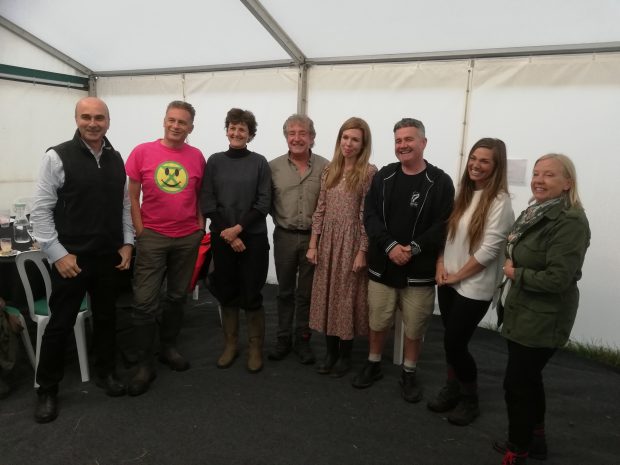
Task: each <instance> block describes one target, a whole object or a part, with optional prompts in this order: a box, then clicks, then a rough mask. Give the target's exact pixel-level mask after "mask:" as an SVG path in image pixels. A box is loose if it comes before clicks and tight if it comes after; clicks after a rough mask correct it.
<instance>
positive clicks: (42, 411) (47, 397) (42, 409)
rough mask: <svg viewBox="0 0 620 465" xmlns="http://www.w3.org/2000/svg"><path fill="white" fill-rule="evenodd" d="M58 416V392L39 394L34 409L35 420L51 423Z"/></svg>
mask: <svg viewBox="0 0 620 465" xmlns="http://www.w3.org/2000/svg"><path fill="white" fill-rule="evenodd" d="M57 416H58V397H57V396H56V394H48V393H46V394H39V395H38V396H37V405H36V407H35V410H34V421H36V422H37V423H49V422H50V421H54V420H55V419H56V417H57Z"/></svg>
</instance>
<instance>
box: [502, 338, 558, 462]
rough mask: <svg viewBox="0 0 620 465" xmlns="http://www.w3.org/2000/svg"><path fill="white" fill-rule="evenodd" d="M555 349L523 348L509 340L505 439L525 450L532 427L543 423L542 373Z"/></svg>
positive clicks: (544, 403) (505, 380)
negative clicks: (506, 428)
mask: <svg viewBox="0 0 620 465" xmlns="http://www.w3.org/2000/svg"><path fill="white" fill-rule="evenodd" d="M555 350H556V349H553V348H545V347H542V348H536V347H526V346H523V345H521V344H518V343H516V342H513V341H508V365H507V366H506V375H505V377H504V391H505V394H504V399H505V400H506V409H507V410H508V440H509V441H510V442H511V443H513V444H514V445H516V446H517V447H518V448H519V449H523V450H527V449H528V447H529V445H530V441H531V440H532V434H533V432H534V426H536V425H538V424H543V423H544V421H545V409H546V402H545V387H544V384H543V379H542V370H543V368H545V365H546V364H547V362H548V361H549V359H550V358H551V357H552V356H553V354H554V353H555Z"/></svg>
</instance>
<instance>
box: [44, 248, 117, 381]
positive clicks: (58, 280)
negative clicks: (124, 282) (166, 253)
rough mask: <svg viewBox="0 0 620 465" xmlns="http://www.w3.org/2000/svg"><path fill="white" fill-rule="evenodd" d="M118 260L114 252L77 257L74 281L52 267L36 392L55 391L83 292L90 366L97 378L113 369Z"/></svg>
mask: <svg viewBox="0 0 620 465" xmlns="http://www.w3.org/2000/svg"><path fill="white" fill-rule="evenodd" d="M120 261H121V257H120V255H119V254H118V253H116V252H114V253H111V254H106V255H80V256H78V257H77V263H78V265H79V267H80V268H81V269H82V272H81V273H80V274H78V275H77V276H76V277H75V278H63V277H62V276H60V274H59V273H58V270H56V267H55V266H54V265H52V267H51V268H52V269H51V273H50V275H51V281H52V294H51V296H50V302H49V306H50V311H51V314H52V316H51V317H50V321H49V323H48V324H47V327H46V328H45V333H44V334H43V340H42V341H41V355H40V358H39V366H38V368H37V382H38V383H39V386H40V388H39V392H40V393H44V392H52V393H54V392H57V391H58V383H60V381H61V380H62V378H63V376H64V362H65V352H66V347H67V341H68V338H69V337H71V336H72V335H73V325H74V324H75V319H76V317H77V314H78V312H79V310H80V306H81V304H82V300H83V299H84V296H85V295H86V292H88V293H89V295H90V301H91V306H92V307H91V309H92V314H93V322H94V333H93V352H94V355H95V361H94V366H95V370H96V372H97V375H98V376H106V375H107V374H109V373H112V372H113V371H114V369H115V366H116V299H117V297H118V289H119V284H120V278H121V273H126V272H121V271H118V270H117V269H116V268H115V266H116V265H118V264H119V263H120Z"/></svg>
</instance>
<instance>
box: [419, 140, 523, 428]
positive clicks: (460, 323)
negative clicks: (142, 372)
mask: <svg viewBox="0 0 620 465" xmlns="http://www.w3.org/2000/svg"><path fill="white" fill-rule="evenodd" d="M513 222H514V213H513V211H512V205H511V202H510V196H509V195H508V182H507V175H506V145H505V144H504V142H502V141H501V140H499V139H492V138H484V139H480V140H479V141H478V142H476V143H475V144H474V146H473V147H472V149H471V151H470V152H469V158H468V160H467V167H466V169H465V171H464V172H463V176H462V178H461V182H460V185H459V190H458V192H457V194H456V199H455V201H454V210H453V211H452V214H451V215H450V218H449V220H448V238H447V240H446V245H445V248H444V251H443V254H440V256H439V258H438V260H437V272H436V276H435V279H436V281H437V286H438V291H437V300H438V301H439V310H440V312H441V319H442V322H443V326H444V329H445V332H444V349H445V351H446V362H447V369H448V380H447V383H446V385H445V386H444V387H443V388H442V389H441V391H440V392H439V394H438V395H437V397H436V398H435V399H434V400H431V401H430V402H429V403H428V408H429V409H430V410H432V411H434V412H447V411H450V410H451V412H450V414H449V415H448V420H449V421H450V423H453V424H456V425H461V426H464V425H467V424H469V423H471V422H472V421H473V420H474V419H475V418H476V417H477V416H478V415H479V414H480V411H479V409H478V389H477V382H476V380H477V368H476V362H475V361H474V358H473V357H472V355H471V354H470V353H469V350H468V344H469V341H470V339H471V337H472V335H473V333H474V331H475V329H476V327H477V326H478V323H480V320H482V318H483V317H484V315H485V314H486V312H487V310H488V308H489V305H490V303H491V299H492V297H493V293H494V292H495V289H496V287H497V284H498V283H499V280H500V278H501V258H502V256H503V253H502V252H503V248H504V245H505V243H506V236H507V235H508V232H509V231H510V227H511V226H512V223H513Z"/></svg>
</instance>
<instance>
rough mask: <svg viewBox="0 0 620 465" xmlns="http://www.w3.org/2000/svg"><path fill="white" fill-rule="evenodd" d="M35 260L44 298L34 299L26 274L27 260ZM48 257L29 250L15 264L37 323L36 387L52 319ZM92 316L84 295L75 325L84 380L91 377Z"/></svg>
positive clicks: (31, 315)
mask: <svg viewBox="0 0 620 465" xmlns="http://www.w3.org/2000/svg"><path fill="white" fill-rule="evenodd" d="M29 261H30V262H33V263H34V264H35V265H36V266H37V268H38V269H39V272H40V273H41V276H42V277H43V281H44V283H45V295H46V297H45V298H44V299H38V300H34V297H33V293H32V287H31V286H30V281H29V280H28V275H27V274H26V262H29ZM46 261H47V259H46V257H45V254H44V253H43V252H41V251H40V250H33V251H29V252H22V253H20V254H18V255H17V256H16V257H15V264H16V265H17V271H18V273H19V277H20V278H21V281H22V284H23V286H24V290H25V291H26V300H27V301H28V311H29V312H30V318H31V319H32V321H34V322H35V323H36V324H37V346H36V351H35V382H34V387H39V386H38V384H37V382H36V379H37V378H36V367H38V365H39V360H40V358H41V341H42V339H43V333H44V332H45V328H46V327H47V324H48V323H49V320H50V315H51V312H50V309H49V300H50V295H51V293H52V282H51V279H50V274H49V271H48V269H47V266H46V263H45V262H46ZM91 316H92V312H91V310H90V305H89V302H88V298H87V297H84V300H83V301H82V305H81V308H80V311H79V313H78V315H77V318H76V320H75V325H74V326H73V332H74V334H75V345H76V347H77V353H78V359H79V361H80V372H81V375H82V381H83V382H87V381H88V380H89V379H90V372H89V369H88V350H87V347H86V331H85V328H84V320H85V319H86V318H88V317H91Z"/></svg>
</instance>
